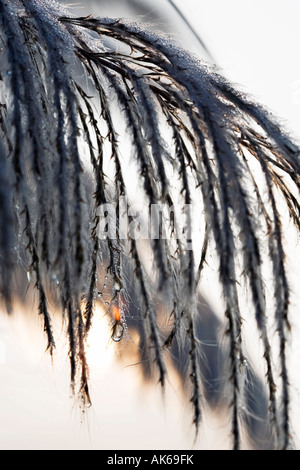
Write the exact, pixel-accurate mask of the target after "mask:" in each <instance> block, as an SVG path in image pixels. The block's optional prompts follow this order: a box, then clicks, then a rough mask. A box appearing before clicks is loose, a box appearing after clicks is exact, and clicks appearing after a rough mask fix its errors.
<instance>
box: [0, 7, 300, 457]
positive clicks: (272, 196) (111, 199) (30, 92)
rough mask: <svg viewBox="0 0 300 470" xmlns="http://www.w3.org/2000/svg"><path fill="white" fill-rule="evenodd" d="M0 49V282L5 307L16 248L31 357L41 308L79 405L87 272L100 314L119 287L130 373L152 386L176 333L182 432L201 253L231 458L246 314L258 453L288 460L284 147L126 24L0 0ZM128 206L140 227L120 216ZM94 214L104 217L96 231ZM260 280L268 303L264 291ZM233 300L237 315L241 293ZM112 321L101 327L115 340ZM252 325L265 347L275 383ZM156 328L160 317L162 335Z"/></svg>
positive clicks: (284, 138) (261, 112) (197, 359)
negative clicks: (135, 336)
mask: <svg viewBox="0 0 300 470" xmlns="http://www.w3.org/2000/svg"><path fill="white" fill-rule="evenodd" d="M0 42H1V49H2V52H1V55H0V66H1V76H0V79H1V82H0V98H1V102H0V133H1V142H0V166H1V173H0V222H1V236H0V259H1V271H0V273H1V278H0V279H1V293H2V295H3V298H4V300H5V302H6V304H7V305H8V306H9V305H10V304H11V301H12V295H13V294H15V292H14V283H13V277H14V272H15V271H16V270H17V269H18V266H17V261H16V260H15V259H14V248H16V251H18V250H23V249H24V247H25V252H26V253H27V261H26V262H27V266H26V268H27V271H28V272H29V273H30V274H32V275H33V277H34V278H35V283H36V289H37V290H38V293H39V307H38V309H39V313H40V314H41V315H42V316H43V319H44V327H45V332H46V334H47V341H48V347H49V349H50V350H51V352H52V351H53V348H54V344H55V339H54V337H53V332H52V331H53V330H52V326H51V323H52V322H51V315H50V310H49V308H48V304H49V301H50V299H51V298H52V297H53V295H54V296H56V297H57V298H59V299H60V308H61V311H62V312H63V314H64V317H65V318H66V321H67V323H68V337H69V356H70V364H71V381H72V384H73V385H74V386H75V384H76V380H77V373H79V374H80V384H81V385H80V392H81V394H83V399H84V400H86V401H85V402H86V403H89V402H90V397H89V390H88V364H87V361H86V356H85V341H86V338H87V334H88V331H89V330H90V328H92V324H93V314H94V308H95V304H96V302H97V300H98V297H99V298H102V297H103V293H102V292H100V290H99V289H100V282H99V276H100V273H101V272H102V273H103V272H104V273H105V278H107V279H108V280H110V281H111V286H112V287H111V296H110V299H109V301H107V302H105V304H107V311H108V313H109V314H111V315H113V312H114V308H115V307H116V306H118V307H119V308H123V303H124V299H126V301H127V303H128V305H130V297H129V293H130V289H132V288H133V289H134V290H135V295H136V296H137V298H138V300H139V305H140V310H139V321H140V323H141V325H142V327H141V337H143V338H144V344H145V350H144V352H143V354H144V358H145V357H148V359H149V361H151V362H152V361H153V363H154V364H155V365H156V367H157V370H158V374H159V380H160V382H161V384H162V385H164V383H165V380H166V373H167V367H166V363H165V354H166V349H168V348H169V347H171V345H172V343H174V342H178V344H179V343H180V339H181V336H182V331H184V341H187V342H188V346H187V348H186V349H185V351H186V354H187V357H188V368H189V374H188V376H189V379H190V385H191V389H192V393H191V402H192V405H193V408H194V421H195V424H196V427H197V429H198V427H199V424H200V419H201V406H202V402H203V400H205V386H204V384H203V382H202V376H201V370H203V368H201V358H202V355H201V345H200V343H199V341H198V339H197V328H196V325H197V317H198V315H199V312H200V311H199V309H198V304H197V295H198V291H199V288H201V277H202V275H203V272H204V271H205V267H206V259H207V254H208V252H210V253H211V252H214V255H215V257H216V259H217V262H218V272H219V282H220V285H221V287H222V293H223V303H224V324H225V325H226V331H227V335H226V336H227V339H228V345H229V348H228V349H229V352H228V369H229V370H228V371H227V374H228V378H229V383H230V394H231V399H230V404H231V407H232V434H233V440H234V448H235V449H239V448H240V446H241V422H242V420H243V403H244V401H245V397H246V396H248V395H247V383H246V382H245V379H246V375H247V374H245V367H246V366H245V364H246V350H245V346H244V341H243V336H244V328H245V326H244V319H245V318H247V315H254V318H255V320H256V324H257V329H258V332H259V335H260V337H261V342H262V346H263V350H264V353H263V354H264V359H265V369H266V386H267V388H268V400H269V409H270V413H269V419H270V423H271V426H272V432H273V438H274V441H275V443H276V447H278V448H280V449H286V448H288V447H289V445H290V442H289V439H290V417H289V415H290V412H289V407H290V395H289V387H288V368H287V353H286V349H287V341H288V333H289V329H290V324H289V316H288V310H289V302H290V290H289V282H288V273H287V269H286V263H285V253H284V242H283V230H282V222H281V212H282V207H284V208H287V210H288V212H289V215H290V218H291V220H293V222H294V223H295V226H296V228H297V229H298V230H299V228H300V213H299V203H298V191H299V175H300V157H299V152H300V150H299V148H298V147H297V145H296V144H295V143H294V142H293V141H292V140H291V139H290V137H289V136H288V135H287V134H286V132H285V131H284V130H283V129H282V128H280V126H279V125H278V124H277V123H276V121H275V120H274V119H273V117H272V116H271V115H270V114H269V113H268V112H267V111H266V110H265V109H263V108H262V107H261V106H259V105H257V104H255V103H253V102H252V101H251V100H250V99H249V98H248V97H246V96H245V95H244V94H243V93H240V92H238V91H237V90H236V89H235V88H234V87H233V86H232V85H231V84H230V83H228V81H226V80H225V79H224V78H222V76H221V75H220V74H219V73H218V72H216V71H215V70H214V69H213V68H210V67H208V66H206V65H204V64H203V63H202V62H200V61H198V60H197V59H196V58H195V57H194V56H192V55H190V54H189V53H188V52H185V51H183V50H181V49H180V48H179V47H178V46H176V45H175V44H173V43H171V42H170V41H169V40H168V39H166V38H165V37H164V36H160V35H157V34H154V33H152V32H149V31H147V30H146V29H144V28H143V27H142V26H141V25H138V24H134V23H129V22H126V21H124V20H120V19H108V18H96V19H94V18H91V17H86V18H70V17H68V16H67V14H66V12H65V11H64V10H63V9H62V8H61V7H60V6H59V5H57V4H56V3H55V2H53V1H44V0H13V1H12V2H5V1H3V0H0ZM266 194H267V198H266ZM137 199H138V200H139V202H140V204H141V205H142V207H143V209H144V212H143V215H142V216H140V217H137V213H135V214H134V212H132V207H131V206H132V205H133V203H134V202H136V201H137ZM112 208H113V213H114V214H115V215H116V217H115V218H112V220H111V219H107V223H106V224H103V218H104V219H106V218H107V214H109V212H110V210H111V209H112ZM128 208H129V209H128ZM149 219H150V221H151V223H150V224H148V223H147V221H148V220H149ZM143 222H144V224H143ZM107 225H108V226H109V227H108V230H107ZM149 225H150V228H149ZM145 227H146V232H147V235H148V236H145V233H144V229H145ZM141 232H143V233H141ZM129 234H130V236H128V235H129ZM145 238H146V239H147V240H145ZM266 253H268V254H266ZM267 268H270V269H271V270H272V272H273V291H274V298H273V296H272V295H271V296H270V294H268V293H267V292H266V289H265V285H264V284H265V282H264V279H265V278H264V273H265V271H266V269H267ZM128 270H129V271H130V272H131V280H130V284H131V286H130V288H129V281H128V277H127V276H126V275H125V273H126V272H127V271H128ZM241 272H242V276H241V274H240V273H241ZM241 279H242V280H241ZM238 281H239V282H238ZM241 288H242V289H241ZM247 288H248V290H249V292H250V294H251V295H250V300H249V308H248V311H247V312H245V311H244V310H243V309H242V307H241V302H242V298H241V291H242V290H243V289H244V291H246V289H247ZM268 291H269V292H270V289H268ZM158 299H160V301H158ZM162 299H163V305H164V308H163V313H162V311H161V309H160V308H159V305H160V304H161V300H162ZM250 305H251V306H250ZM123 310H124V311H122V314H120V315H119V314H118V316H117V317H115V321H116V325H117V327H118V331H120V332H122V334H123V324H124V326H125V323H126V314H125V313H126V312H125V309H123ZM269 312H273V318H274V321H275V322H276V326H277V331H278V337H279V342H280V369H281V370H280V371H279V374H278V372H277V371H276V370H275V369H274V365H273V364H274V361H275V359H276V357H274V350H273V347H272V346H271V338H270V331H271V330H270V322H269V320H268V313H269ZM163 318H171V319H172V325H171V327H170V328H169V331H168V333H167V335H165V333H164V332H163V328H162V326H161V325H162V319H163ZM113 331H114V333H115V332H116V327H114V330H113ZM122 334H121V333H120V335H119V336H118V338H116V340H118V341H119V340H120V339H121V336H122ZM113 336H114V334H113ZM275 350H276V349H275ZM278 380H280V381H281V384H280V386H279V387H278V389H277V391H276V385H275V381H278ZM84 397H85V398H84Z"/></svg>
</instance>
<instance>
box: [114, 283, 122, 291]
mask: <svg viewBox="0 0 300 470" xmlns="http://www.w3.org/2000/svg"><path fill="white" fill-rule="evenodd" d="M114 287H115V291H116V292H120V290H121V285H120V283H119V281H116V282H115V286H114Z"/></svg>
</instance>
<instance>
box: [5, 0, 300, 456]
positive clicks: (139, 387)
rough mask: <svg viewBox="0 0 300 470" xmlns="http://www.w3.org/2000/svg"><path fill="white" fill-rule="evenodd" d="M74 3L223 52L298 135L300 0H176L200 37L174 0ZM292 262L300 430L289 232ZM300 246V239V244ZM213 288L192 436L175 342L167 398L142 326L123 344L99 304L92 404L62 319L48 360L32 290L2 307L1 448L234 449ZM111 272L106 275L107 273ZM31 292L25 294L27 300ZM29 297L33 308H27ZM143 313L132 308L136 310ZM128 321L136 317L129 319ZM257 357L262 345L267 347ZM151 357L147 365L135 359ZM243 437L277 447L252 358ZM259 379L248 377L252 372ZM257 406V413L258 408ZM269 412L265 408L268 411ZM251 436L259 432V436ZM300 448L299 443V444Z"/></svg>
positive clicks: (214, 54)
mask: <svg viewBox="0 0 300 470" xmlns="http://www.w3.org/2000/svg"><path fill="white" fill-rule="evenodd" d="M61 3H66V4H67V8H68V10H69V12H70V13H71V14H72V15H79V16H87V15H88V14H90V13H92V14H93V15H94V16H109V17H130V18H132V19H134V20H135V21H140V22H142V23H145V25H146V27H147V28H150V29H155V30H156V31H163V32H167V33H169V34H170V35H171V37H172V38H173V39H174V40H175V41H177V42H178V43H180V44H181V46H182V47H183V48H185V49H188V50H189V51H192V52H193V53H195V54H197V55H198V56H199V57H200V58H201V59H203V60H204V61H207V62H214V63H216V64H217V66H218V67H219V68H220V71H221V72H222V73H223V74H224V75H225V76H226V77H227V78H229V79H231V80H232V81H233V82H234V83H236V84H237V86H238V88H239V89H241V90H243V91H245V92H247V93H250V94H251V95H252V96H253V97H254V98H255V99H256V100H258V101H259V102H261V103H262V104H264V105H266V106H267V107H268V108H269V109H270V110H271V111H273V112H274V114H275V115H276V116H278V117H279V119H280V120H281V122H282V123H283V124H284V125H285V126H286V127H287V128H288V129H289V130H290V131H291V133H292V134H293V135H294V136H296V138H297V137H298V140H300V139H299V136H300V60H299V55H298V45H299V44H300V29H299V27H298V19H299V17H300V3H299V1H298V0H286V2H284V3H283V2H282V1H280V0H272V1H271V0H260V1H258V0H253V1H252V2H240V1H238V0H227V1H226V2H224V1H222V0H210V1H208V0H185V1H184V2H183V1H181V0H178V1H176V2H174V3H176V5H177V6H178V7H179V8H180V10H181V11H182V13H183V14H184V15H185V18H186V20H187V21H188V22H190V24H191V26H192V27H193V28H194V29H195V31H196V32H197V33H198V34H199V35H200V37H201V40H202V43H203V44H204V45H205V46H206V48H207V49H208V50H209V52H210V54H208V53H207V51H206V50H205V47H203V45H201V44H200V43H199V41H197V39H196V38H195V36H194V35H193V34H192V32H191V30H190V29H189V28H188V27H187V25H186V23H185V22H184V20H183V19H182V18H180V16H179V15H178V13H177V12H176V10H175V9H174V8H172V5H171V4H170V3H169V2H168V1H167V0H151V1H150V0H149V1H148V0H109V1H106V0H85V1H84V2H76V3H70V2H67V1H66V2H61ZM289 243H290V250H289V259H288V260H289V265H290V268H291V272H292V280H293V283H294V284H293V286H294V296H293V304H292V321H293V337H292V340H293V344H292V347H291V349H292V353H293V354H292V356H291V362H290V368H291V372H292V378H293V380H292V384H293V386H292V393H293V395H294V408H293V412H294V413H293V419H294V423H295V431H296V433H297V434H299V433H298V430H297V422H300V420H299V418H300V413H299V398H298V391H299V390H298V389H299V379H298V378H297V368H298V367H299V363H300V346H298V345H297V337H298V338H299V332H300V330H299V325H300V323H299V320H297V310H298V309H297V306H299V305H300V299H299V294H298V289H297V280H298V279H299V274H300V270H299V266H296V265H295V264H296V263H295V262H293V261H294V260H295V259H296V243H297V240H295V238H294V237H293V234H292V231H291V237H290V238H289ZM297 249H298V252H299V247H298V248H297ZM205 276H207V277H206V278H205V279H204V286H205V293H204V294H205V297H199V309H201V312H202V322H201V324H199V325H198V326H199V329H198V337H199V339H201V341H202V344H203V347H204V349H205V357H206V359H207V363H206V366H205V367H204V369H203V370H202V374H203V375H204V377H205V379H206V383H207V384H208V385H207V387H206V397H207V399H208V402H209V404H210V405H211V406H210V407H209V408H207V409H206V410H205V416H204V425H203V426H202V428H201V430H200V434H199V436H198V438H197V440H196V441H195V432H194V429H193V427H192V410H191V408H190V404H189V397H188V396H187V395H186V393H185V392H184V387H183V386H182V382H181V379H182V377H183V376H184V374H185V372H186V371H184V364H182V363H181V362H180V361H179V359H178V357H179V352H178V351H176V350H174V351H172V354H171V355H170V358H169V365H170V374H169V381H168V383H167V388H166V393H165V395H164V397H163V396H162V394H161V391H160V388H159V386H158V385H157V383H156V381H155V380H154V381H150V380H147V378H148V379H149V377H147V363H145V362H143V358H141V355H140V349H139V345H140V344H139V342H140V341H141V340H142V339H141V338H140V337H139V331H138V329H137V328H135V329H132V330H131V331H130V335H129V334H125V337H124V339H123V341H122V342H121V343H118V344H117V345H115V344H112V342H111V341H110V335H111V333H110V332H111V324H110V320H109V319H108V318H107V316H106V315H105V311H104V309H103V307H102V305H101V303H99V304H98V307H97V311H96V314H95V318H94V322H93V328H92V331H91V333H90V337H89V345H88V359H89V365H90V382H91V396H92V401H93V406H92V408H90V409H84V408H82V407H78V406H77V405H76V404H74V401H73V399H72V398H71V399H70V396H69V360H68V355H67V351H68V340H67V338H66V336H65V331H64V327H62V325H61V319H60V318H57V324H56V325H55V330H56V331H55V333H56V338H58V341H57V350H56V352H55V354H54V362H53V364H52V363H51V360H50V359H49V356H48V355H47V353H45V347H46V342H45V338H44V337H43V334H42V326H41V321H40V319H39V318H36V316H34V315H30V313H31V310H32V309H33V304H34V298H29V299H28V297H27V300H26V312H25V314H24V304H22V303H20V305H19V307H18V308H17V309H16V312H15V314H14V316H13V317H12V318H7V316H6V315H5V314H3V315H0V380H1V388H0V423H1V424H0V448H1V449H177V450H179V449H192V448H203V449H206V448H212V449H226V448H228V447H229V446H230V439H229V433H230V420H229V418H228V414H227V413H226V407H225V408H223V407H221V406H220V404H219V398H220V397H219V395H220V393H221V390H222V388H221V385H222V384H221V383H220V377H222V374H223V375H224V374H225V372H224V371H223V370H222V366H223V364H222V354H223V348H224V344H223V343H222V332H223V330H222V325H221V323H220V320H219V316H218V314H219V312H218V307H219V300H218V293H216V290H215V286H214V285H212V284H211V278H210V277H209V274H206V275H205ZM103 283H104V280H103ZM25 293H26V292H24V299H25ZM30 305H32V308H30ZM132 314H134V312H132ZM129 328H130V324H129ZM258 357H259V351H258ZM141 360H142V364H141V365H140V364H138V363H139V362H140V361H141ZM249 375H250V376H251V379H252V380H251V383H252V388H251V390H250V389H249V390H248V403H247V409H248V411H250V413H248V417H247V419H245V427H246V428H247V427H248V428H249V433H248V434H247V435H246V436H245V442H246V444H247V446H248V448H252V447H261V448H268V446H270V445H271V442H270V438H269V436H268V433H267V430H266V428H265V426H264V422H263V416H264V413H265V412H266V407H267V402H266V397H265V395H264V392H263V390H262V387H261V382H260V379H259V374H258V375H256V374H255V373H254V372H253V370H252V369H251V368H249ZM249 378H250V377H249ZM252 413H253V414H255V415H257V416H258V418H255V419H254V420H253V419H252ZM259 417H261V419H260V418H259ZM251 437H252V438H251ZM298 448H299V446H298Z"/></svg>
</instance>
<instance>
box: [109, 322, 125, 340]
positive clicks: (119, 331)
mask: <svg viewBox="0 0 300 470" xmlns="http://www.w3.org/2000/svg"><path fill="white" fill-rule="evenodd" d="M123 335H124V326H123V325H122V323H121V322H117V323H116V324H115V325H114V327H113V331H112V335H111V339H112V340H113V341H115V342H116V343H118V342H119V341H121V339H122V338H123Z"/></svg>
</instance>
